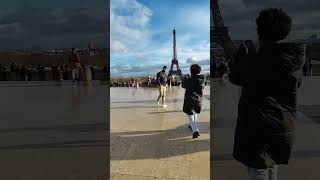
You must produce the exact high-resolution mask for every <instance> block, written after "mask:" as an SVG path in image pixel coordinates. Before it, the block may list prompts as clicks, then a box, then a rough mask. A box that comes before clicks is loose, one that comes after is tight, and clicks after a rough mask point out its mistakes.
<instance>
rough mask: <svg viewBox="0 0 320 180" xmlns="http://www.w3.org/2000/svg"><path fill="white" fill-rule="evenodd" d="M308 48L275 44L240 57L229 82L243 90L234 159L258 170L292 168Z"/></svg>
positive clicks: (236, 59) (234, 65)
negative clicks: (291, 158) (298, 96)
mask: <svg viewBox="0 0 320 180" xmlns="http://www.w3.org/2000/svg"><path fill="white" fill-rule="evenodd" d="M304 62H305V46H304V45H302V44H293V43H273V44H270V45H268V46H265V47H263V48H260V50H259V51H258V52H257V53H253V54H251V55H241V53H240V54H239V53H238V55H237V56H236V58H235V61H234V62H233V63H231V64H230V74H229V78H230V79H229V80H230V82H231V83H233V84H236V85H239V86H242V93H241V97H240V100H239V104H238V118H237V126H236V131H235V136H234V148H233V156H234V158H235V159H236V160H238V161H239V162H241V163H243V164H245V165H246V166H249V167H253V168H263V169H264V168H267V167H270V166H272V165H273V164H288V160H289V158H290V153H291V149H292V145H293V138H294V133H293V132H294V129H295V122H294V120H295V117H296V109H297V103H296V101H297V98H296V95H297V88H298V86H299V85H300V82H301V73H302V72H301V70H302V67H303V64H304Z"/></svg>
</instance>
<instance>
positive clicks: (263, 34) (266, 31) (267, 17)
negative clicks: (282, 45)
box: [256, 8, 292, 42]
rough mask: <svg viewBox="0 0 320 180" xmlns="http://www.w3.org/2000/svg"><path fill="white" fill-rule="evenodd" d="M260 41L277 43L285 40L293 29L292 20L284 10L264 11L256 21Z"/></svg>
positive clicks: (272, 9) (270, 9) (271, 9)
mask: <svg viewBox="0 0 320 180" xmlns="http://www.w3.org/2000/svg"><path fill="white" fill-rule="evenodd" d="M256 23H257V34H258V36H259V39H260V40H262V41H267V42H277V41H280V40H283V39H285V38H286V37H287V36H288V35H289V33H290V31H291V27H292V19H291V17H290V16H288V14H286V13H285V12H284V11H282V9H277V8H269V9H265V10H262V11H261V12H260V14H259V16H258V17H257V19H256Z"/></svg>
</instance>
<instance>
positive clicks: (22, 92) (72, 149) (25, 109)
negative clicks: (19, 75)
mask: <svg viewBox="0 0 320 180" xmlns="http://www.w3.org/2000/svg"><path fill="white" fill-rule="evenodd" d="M0 99H1V102H0V111H1V127H0V134H1V136H0V151H1V153H0V157H1V159H2V161H1V163H0V168H1V169H2V175H1V177H2V178H3V179H24V178H25V177H34V178H33V179H99V178H103V177H104V176H105V174H106V171H105V169H104V168H103V167H105V165H106V159H102V158H101V157H104V156H105V153H106V151H107V149H106V145H107V134H106V132H107V123H108V122H107V117H106V115H107V113H106V102H107V99H108V97H107V86H105V85H101V84H100V83H99V82H92V83H78V84H73V83H71V82H70V83H69V82H66V83H12V84H10V83H7V84H6V83H2V84H0ZM16 172H19V173H16ZM35 172H36V173H35ZM50 175H52V176H50Z"/></svg>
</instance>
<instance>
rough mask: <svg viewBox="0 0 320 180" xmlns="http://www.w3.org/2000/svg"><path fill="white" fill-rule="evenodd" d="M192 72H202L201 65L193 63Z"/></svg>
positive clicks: (194, 73)
mask: <svg viewBox="0 0 320 180" xmlns="http://www.w3.org/2000/svg"><path fill="white" fill-rule="evenodd" d="M190 72H191V75H197V74H200V72H201V66H199V65H198V64H192V65H191V66H190Z"/></svg>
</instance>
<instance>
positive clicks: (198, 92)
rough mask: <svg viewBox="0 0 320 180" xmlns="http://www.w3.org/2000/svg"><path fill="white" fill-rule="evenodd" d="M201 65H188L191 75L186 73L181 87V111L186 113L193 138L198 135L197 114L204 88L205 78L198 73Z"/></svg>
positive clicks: (199, 109) (199, 110)
mask: <svg viewBox="0 0 320 180" xmlns="http://www.w3.org/2000/svg"><path fill="white" fill-rule="evenodd" d="M200 72H201V67H200V66H199V65H198V64H193V65H191V67H190V73H191V77H190V76H189V75H186V76H185V77H184V79H183V81H182V88H185V89H186V91H185V95H184V103H183V112H184V113H186V114H187V116H188V119H189V128H191V129H192V132H193V138H198V136H200V134H199V130H198V126H197V123H196V122H197V120H198V119H197V114H200V112H201V106H202V91H203V88H204V81H205V78H204V76H202V75H199V74H200Z"/></svg>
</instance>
